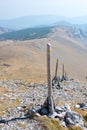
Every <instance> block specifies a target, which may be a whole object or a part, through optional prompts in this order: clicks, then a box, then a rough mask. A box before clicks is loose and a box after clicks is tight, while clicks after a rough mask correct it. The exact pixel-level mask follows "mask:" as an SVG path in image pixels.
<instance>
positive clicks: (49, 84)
mask: <svg viewBox="0 0 87 130" xmlns="http://www.w3.org/2000/svg"><path fill="white" fill-rule="evenodd" d="M50 51H51V44H47V83H48V98H47V100H48V101H47V102H48V105H49V106H48V108H49V113H50V114H53V113H54V102H53V97H52V82H51V63H50Z"/></svg>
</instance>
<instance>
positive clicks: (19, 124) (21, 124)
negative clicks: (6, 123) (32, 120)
mask: <svg viewBox="0 0 87 130" xmlns="http://www.w3.org/2000/svg"><path fill="white" fill-rule="evenodd" d="M18 126H19V127H21V128H22V129H26V125H25V124H23V123H18Z"/></svg>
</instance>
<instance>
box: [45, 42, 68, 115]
mask: <svg viewBox="0 0 87 130" xmlns="http://www.w3.org/2000/svg"><path fill="white" fill-rule="evenodd" d="M50 51H51V44H49V43H48V44H47V86H48V96H47V99H46V101H45V102H44V106H45V107H47V108H48V110H49V114H50V115H53V114H54V112H55V104H54V100H53V96H52V83H53V82H56V81H58V85H59V86H60V84H59V80H58V79H57V70H58V59H57V62H56V70H55V76H54V78H53V80H51V63H50V61H51V57H50ZM65 76H66V75H65V72H64V64H63V74H62V78H61V81H63V80H66V77H65Z"/></svg>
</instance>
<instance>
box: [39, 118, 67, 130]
mask: <svg viewBox="0 0 87 130" xmlns="http://www.w3.org/2000/svg"><path fill="white" fill-rule="evenodd" d="M37 120H39V121H41V124H42V127H43V128H44V129H45V130H68V129H65V128H64V127H62V126H61V125H60V123H59V121H58V120H57V119H50V118H48V117H46V116H41V117H38V119H37Z"/></svg>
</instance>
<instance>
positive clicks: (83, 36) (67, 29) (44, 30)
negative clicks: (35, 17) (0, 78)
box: [0, 23, 87, 44]
mask: <svg viewBox="0 0 87 130" xmlns="http://www.w3.org/2000/svg"><path fill="white" fill-rule="evenodd" d="M57 24H58V23H57ZM84 26H87V25H84ZM84 26H79V25H78V26H77V25H72V24H68V23H65V24H63V25H61V24H59V25H56V26H52V27H38V28H27V29H22V30H18V31H13V32H8V33H4V34H1V35H0V40H20V41H22V40H31V39H41V38H47V37H48V36H49V35H51V34H52V35H53V34H54V33H57V38H58V37H59V36H60V37H66V38H67V37H68V38H73V39H74V40H77V41H82V42H84V43H86V44H87V30H85V29H84V28H83V27H84ZM61 32H62V33H61Z"/></svg>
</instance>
